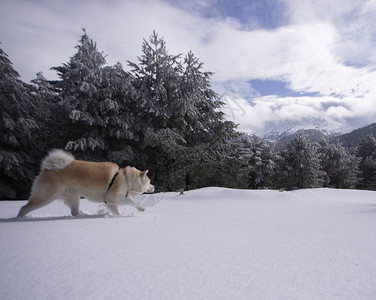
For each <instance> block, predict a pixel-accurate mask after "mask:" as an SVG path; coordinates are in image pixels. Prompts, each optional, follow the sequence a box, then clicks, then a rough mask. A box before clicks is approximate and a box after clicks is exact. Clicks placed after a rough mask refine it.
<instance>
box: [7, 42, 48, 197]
mask: <svg viewBox="0 0 376 300" xmlns="http://www.w3.org/2000/svg"><path fill="white" fill-rule="evenodd" d="M19 77H20V76H19V74H18V73H17V71H15V70H14V68H13V66H12V63H11V61H10V60H9V59H8V55H7V54H6V53H5V52H4V51H3V50H2V49H0V113H1V119H0V177H1V181H0V199H15V198H16V197H22V198H24V197H26V196H27V193H28V191H29V189H30V185H31V180H32V179H33V178H34V177H35V175H36V173H37V171H38V166H39V159H40V157H41V155H43V154H44V151H45V148H44V145H43V144H42V140H43V137H44V136H43V132H42V130H41V123H42V121H41V120H43V118H44V111H43V110H42V109H41V107H43V103H40V102H39V100H40V98H38V94H37V91H36V90H34V89H33V87H32V86H30V85H27V84H25V83H23V82H22V81H21V80H20V79H19Z"/></svg>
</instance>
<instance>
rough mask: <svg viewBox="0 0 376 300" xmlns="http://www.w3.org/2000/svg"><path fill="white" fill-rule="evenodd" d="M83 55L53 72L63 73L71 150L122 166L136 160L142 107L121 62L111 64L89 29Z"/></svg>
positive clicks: (84, 37) (61, 85)
mask: <svg viewBox="0 0 376 300" xmlns="http://www.w3.org/2000/svg"><path fill="white" fill-rule="evenodd" d="M76 48H77V49H78V51H77V53H76V54H75V55H74V56H73V57H71V59H70V61H69V62H68V63H66V64H63V65H62V66H60V67H54V68H52V69H54V70H56V71H57V72H58V75H59V77H60V79H61V80H60V81H58V82H56V83H55V86H56V87H58V88H60V89H61V92H60V97H61V101H60V103H59V105H61V106H62V107H63V108H64V110H65V117H66V120H67V121H66V123H65V124H63V127H62V129H63V130H64V131H65V132H66V138H67V139H68V141H67V142H66V145H65V149H67V150H73V151H81V152H84V157H85V156H86V157H87V156H89V155H90V156H91V157H93V156H96V157H97V158H98V159H101V160H103V159H106V158H107V159H111V160H115V161H116V162H118V163H123V162H124V161H130V160H132V159H133V158H134V157H135V156H136V154H135V151H134V148H133V147H132V146H133V145H134V144H135V143H136V142H137V141H138V140H139V139H140V136H139V134H138V131H139V130H140V127H141V125H140V122H137V118H139V117H140V116H139V115H140V112H138V111H139V110H140V107H137V104H136V103H135V101H136V100H137V96H135V95H134V93H135V90H134V88H133V85H132V78H131V76H130V75H129V74H128V73H126V72H125V71H124V70H123V68H122V66H121V64H120V63H118V64H117V65H115V66H111V67H110V66H106V59H105V56H104V54H103V52H100V51H99V50H98V49H97V45H96V43H95V42H94V41H93V40H92V39H90V38H89V37H88V35H87V34H86V32H85V30H84V34H83V35H82V36H81V39H80V44H79V45H78V46H76Z"/></svg>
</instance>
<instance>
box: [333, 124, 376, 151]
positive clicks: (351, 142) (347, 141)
mask: <svg viewBox="0 0 376 300" xmlns="http://www.w3.org/2000/svg"><path fill="white" fill-rule="evenodd" d="M369 134H371V135H373V136H374V137H376V123H373V124H371V125H368V126H365V127H362V128H359V129H356V130H354V131H351V132H349V133H346V134H342V135H339V136H337V137H336V138H335V139H338V140H339V141H340V142H341V143H342V144H343V146H345V147H347V148H351V147H355V146H356V145H358V144H359V143H360V141H361V140H362V139H364V138H365V137H366V136H367V135H369Z"/></svg>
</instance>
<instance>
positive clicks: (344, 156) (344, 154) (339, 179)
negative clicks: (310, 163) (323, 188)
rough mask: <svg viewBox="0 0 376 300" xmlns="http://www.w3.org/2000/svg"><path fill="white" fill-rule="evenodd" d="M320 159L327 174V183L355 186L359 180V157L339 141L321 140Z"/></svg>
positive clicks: (339, 185) (337, 185)
mask: <svg viewBox="0 0 376 300" xmlns="http://www.w3.org/2000/svg"><path fill="white" fill-rule="evenodd" d="M319 152H320V160H321V166H322V169H323V170H324V171H325V172H326V174H327V180H326V181H327V185H328V186H331V187H339V188H351V187H355V186H356V184H357V183H358V181H359V178H358V175H359V173H360V171H359V169H358V166H359V161H360V160H359V158H357V157H356V156H355V155H353V154H351V153H350V152H349V151H348V150H346V149H345V148H344V147H343V146H342V144H341V143H340V142H339V141H336V143H334V144H329V143H328V142H327V141H322V142H320V149H319Z"/></svg>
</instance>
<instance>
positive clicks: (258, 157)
mask: <svg viewBox="0 0 376 300" xmlns="http://www.w3.org/2000/svg"><path fill="white" fill-rule="evenodd" d="M231 143H232V144H233V145H234V153H233V154H232V155H234V156H235V157H236V158H237V159H238V160H239V162H240V164H241V168H239V170H238V171H239V172H238V177H239V187H242V188H252V189H258V188H271V187H274V182H273V180H274V176H275V172H276V169H277V163H276V161H277V160H278V156H277V154H276V153H274V152H273V148H272V146H271V145H269V144H267V142H266V141H265V140H263V139H261V138H259V137H257V136H248V135H246V134H242V135H241V136H240V137H238V138H236V139H234V140H232V141H231Z"/></svg>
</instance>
